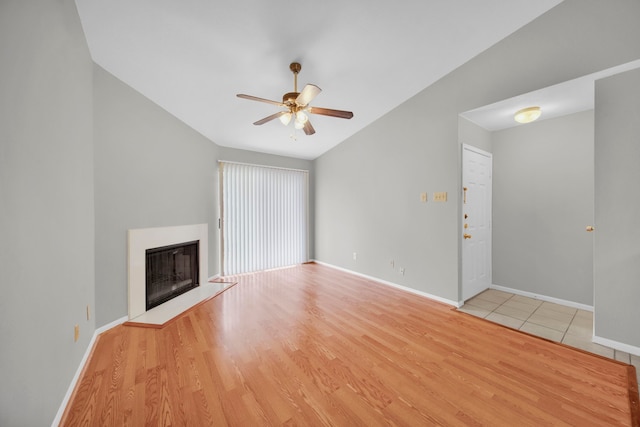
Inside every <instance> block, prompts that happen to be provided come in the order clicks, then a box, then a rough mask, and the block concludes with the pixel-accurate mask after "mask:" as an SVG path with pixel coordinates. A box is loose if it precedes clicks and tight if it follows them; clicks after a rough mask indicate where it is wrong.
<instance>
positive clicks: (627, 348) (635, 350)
mask: <svg viewBox="0 0 640 427" xmlns="http://www.w3.org/2000/svg"><path fill="white" fill-rule="evenodd" d="M591 341H593V342H594V343H596V344H600V345H604V346H606V347H611V348H613V349H615V350H620V351H624V352H625V353H629V354H633V355H636V356H640V347H636V346H633V345H629V344H625V343H623V342H618V341H614V340H610V339H608V338H602V337H599V336H596V335H594V336H593V337H592V338H591Z"/></svg>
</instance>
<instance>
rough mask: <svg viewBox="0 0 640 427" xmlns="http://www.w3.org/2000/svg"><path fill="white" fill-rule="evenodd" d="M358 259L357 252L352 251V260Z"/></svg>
mask: <svg viewBox="0 0 640 427" xmlns="http://www.w3.org/2000/svg"><path fill="white" fill-rule="evenodd" d="M357 259H358V252H354V253H353V260H354V261H355V260H357Z"/></svg>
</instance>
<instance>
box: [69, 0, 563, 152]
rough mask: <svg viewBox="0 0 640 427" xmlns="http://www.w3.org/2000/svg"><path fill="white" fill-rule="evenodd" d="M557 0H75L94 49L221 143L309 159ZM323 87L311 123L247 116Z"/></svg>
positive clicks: (99, 59) (107, 64) (112, 68)
mask: <svg viewBox="0 0 640 427" xmlns="http://www.w3.org/2000/svg"><path fill="white" fill-rule="evenodd" d="M560 2H561V0H538V1H535V2H532V1H529V0H484V1H481V2H480V1H477V0H396V1H393V2H391V1H383V0H350V1H343V0H325V1H317V0H316V1H312V0H238V1H220V0H218V1H214V0H181V1H175V0H76V4H77V6H78V12H79V14H80V19H81V21H82V25H83V28H84V31H85V34H86V37H87V42H88V45H89V49H90V51H91V55H92V58H93V60H94V61H95V62H96V63H97V64H98V65H100V66H101V67H103V68H104V69H106V70H107V71H109V72H110V73H112V74H113V75H115V76H116V77H118V78H119V79H120V80H122V81H124V82H125V83H126V84H128V85H129V86H131V87H133V88H134V89H135V90H137V91H138V92H140V93H142V94H143V95H145V96H146V97H147V98H149V99H150V100H152V101H153V102H155V103H156V104H158V105H159V106H161V107H162V108H164V109H165V110H166V111H168V112H169V113H171V114H172V115H174V116H175V117H177V118H178V119H180V120H182V121H183V122H184V123H186V124H187V125H188V126H190V127H192V128H193V129H195V130H196V131H198V132H200V133H201V134H202V135H204V136H205V137H207V138H209V139H210V140H211V141H213V142H215V143H217V144H218V145H222V146H229V147H235V148H240V149H246V150H253V151H260V152H266V153H272V154H280V155H287V156H292V157H298V158H305V159H314V158H316V157H318V156H320V155H321V154H323V153H324V152H326V151H328V150H329V149H331V148H333V147H334V146H336V145H337V144H339V143H341V142H342V141H344V140H345V139H346V138H348V137H349V136H351V135H353V134H354V133H356V132H358V131H359V130H360V129H362V128H363V127H365V126H367V125H368V124H370V123H371V122H373V121H374V120H376V119H378V118H379V117H381V116H382V115H384V114H385V113H387V112H389V111H390V110H392V109H393V108H395V107H396V106H398V105H399V104H401V103H402V102H404V101H406V100H407V99H409V98H410V97H412V96H413V95H415V94H416V93H418V92H420V91H421V90H423V89H424V88H426V87H427V86H429V85H430V84H432V83H433V82H435V81H436V80H438V79H439V78H441V77H443V76H444V75H446V74H448V73H449V72H450V71H452V70H453V69H455V68H457V67H458V66H460V65H462V64H463V63H465V62H466V61H468V60H469V59H471V58H472V57H474V56H476V55H477V54H479V53H480V52H482V51H484V50H485V49H487V48H488V47H490V46H491V45H493V44H494V43H496V42H497V41H499V40H501V39H503V38H504V37H506V36H508V35H509V34H511V33H512V32H514V31H516V30H517V29H518V28H520V27H521V26H523V25H525V24H526V23H528V22H530V21H531V20H533V19H535V18H536V17H537V16H539V15H540V14H542V13H544V12H545V11H547V10H548V9H550V8H552V7H553V6H555V5H557V4H559V3H560ZM293 61H297V62H300V63H301V64H302V71H301V73H300V75H299V81H298V83H299V88H301V87H303V86H304V84H306V83H314V84H316V85H318V86H319V87H321V88H322V89H323V92H322V93H321V94H320V95H318V97H317V98H316V99H315V100H314V101H313V102H312V105H313V106H316V107H325V108H334V109H340V110H349V111H353V112H354V118H353V119H351V120H344V119H338V118H331V117H324V116H317V115H314V116H312V117H311V119H312V122H313V126H314V127H315V129H316V134H315V135H312V136H306V135H304V133H302V132H300V131H298V132H297V140H293V139H291V138H290V134H291V133H292V130H291V128H285V127H284V126H283V125H282V124H281V123H280V122H279V121H277V120H274V121H272V122H269V123H267V124H265V125H262V126H254V125H253V124H252V123H253V122H254V121H256V120H258V119H261V118H263V117H265V116H268V115H270V114H272V113H274V112H276V111H278V107H277V106H274V105H269V104H264V103H259V102H252V101H247V100H244V99H240V98H237V97H236V96H235V95H236V94H238V93H245V94H250V95H254V96H258V97H262V98H268V99H273V100H281V98H282V95H283V94H284V93H285V92H290V91H292V90H293V75H292V74H291V72H290V71H289V64H290V63H291V62H293Z"/></svg>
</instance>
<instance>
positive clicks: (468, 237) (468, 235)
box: [462, 233, 471, 239]
mask: <svg viewBox="0 0 640 427" xmlns="http://www.w3.org/2000/svg"><path fill="white" fill-rule="evenodd" d="M462 237H464V238H465V239H470V238H471V234H467V233H464V234H463V235H462Z"/></svg>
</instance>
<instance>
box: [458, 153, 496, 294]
mask: <svg viewBox="0 0 640 427" xmlns="http://www.w3.org/2000/svg"><path fill="white" fill-rule="evenodd" d="M491 170H492V156H491V153H487V152H485V151H482V150H480V149H477V148H475V147H471V146H469V145H463V147H462V186H463V193H462V194H463V200H462V300H463V301H466V300H468V299H469V298H471V297H473V296H475V295H477V294H479V293H480V292H482V291H484V290H485V289H488V288H489V286H490V285H491Z"/></svg>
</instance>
